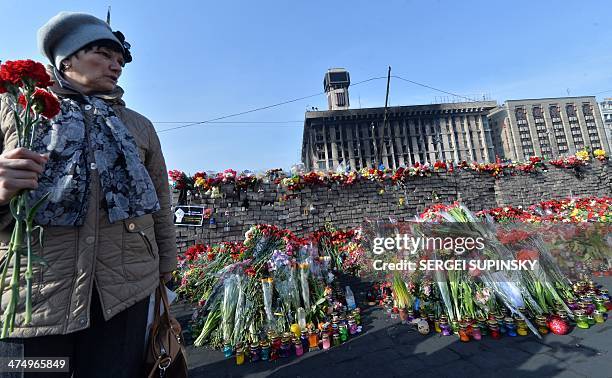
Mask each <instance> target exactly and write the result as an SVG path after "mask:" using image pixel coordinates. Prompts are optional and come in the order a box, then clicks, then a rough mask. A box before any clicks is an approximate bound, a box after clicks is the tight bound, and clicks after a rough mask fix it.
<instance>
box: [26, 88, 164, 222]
mask: <svg viewBox="0 0 612 378" xmlns="http://www.w3.org/2000/svg"><path fill="white" fill-rule="evenodd" d="M83 98H84V99H85V101H86V102H87V103H88V104H89V105H91V106H92V107H93V109H92V110H91V111H92V112H93V119H94V122H92V124H91V125H87V129H86V126H85V120H84V117H83V112H82V111H81V108H80V106H79V103H78V102H77V101H75V100H73V99H70V98H64V99H61V109H62V111H61V113H60V115H59V116H58V117H56V118H55V119H54V120H53V121H52V124H51V127H49V128H47V130H45V131H44V132H41V133H39V134H38V135H37V136H36V139H35V141H34V144H33V148H32V149H33V150H34V151H37V152H39V153H49V161H48V162H47V164H46V165H45V170H44V172H43V173H42V175H41V177H40V179H39V181H38V188H37V189H36V190H34V191H31V192H30V203H31V204H34V203H35V202H36V200H38V199H39V198H41V197H42V196H44V195H45V194H46V193H50V195H49V199H48V200H47V201H45V202H44V204H43V205H42V206H41V208H40V209H39V211H38V213H37V214H36V222H37V223H38V224H40V225H51V226H80V225H82V224H83V221H84V218H85V216H86V214H87V207H88V202H89V196H90V192H91V188H90V174H91V173H90V170H91V169H97V170H98V174H99V176H100V186H101V188H102V193H103V194H104V200H105V201H103V203H104V207H105V208H106V210H107V212H108V218H109V221H110V222H111V223H114V222H116V221H119V220H122V219H127V218H132V217H137V216H141V215H145V214H150V213H153V212H155V211H157V210H159V208H160V206H159V200H158V198H157V193H156V192H155V187H154V186H153V182H152V181H151V177H150V176H149V173H148V172H147V170H146V168H145V167H144V165H143V164H142V161H141V160H140V156H139V155H138V148H137V147H136V142H135V141H134V137H133V136H132V135H131V134H130V132H129V131H128V129H127V127H126V126H125V125H124V124H123V122H122V121H121V120H120V119H119V117H117V115H116V114H115V112H114V111H113V109H112V107H111V106H110V105H108V104H107V103H106V102H105V101H104V100H102V99H100V98H97V97H88V96H83ZM88 151H93V156H94V161H90V154H89V153H88ZM94 163H95V164H94Z"/></svg>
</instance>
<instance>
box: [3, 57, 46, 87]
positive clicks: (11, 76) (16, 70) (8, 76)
mask: <svg viewBox="0 0 612 378" xmlns="http://www.w3.org/2000/svg"><path fill="white" fill-rule="evenodd" d="M0 70H1V72H2V74H1V75H2V80H3V81H5V82H9V83H10V84H12V85H15V86H18V87H21V86H23V85H24V80H25V81H30V82H31V84H33V85H35V86H37V87H40V88H47V87H48V86H50V85H51V84H52V82H51V78H50V77H49V75H48V74H47V70H46V69H45V66H43V65H42V64H40V63H38V62H35V61H33V60H30V59H27V60H15V61H10V60H9V61H7V62H6V63H4V64H3V65H2V66H1V67H0Z"/></svg>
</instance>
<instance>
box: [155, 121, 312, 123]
mask: <svg viewBox="0 0 612 378" xmlns="http://www.w3.org/2000/svg"><path fill="white" fill-rule="evenodd" d="M198 122H199V121H159V122H152V123H155V124H162V123H166V124H167V123H178V124H183V123H198ZM207 123H223V124H231V123H304V121H211V122H207Z"/></svg>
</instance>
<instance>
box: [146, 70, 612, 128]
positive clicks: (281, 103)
mask: <svg viewBox="0 0 612 378" xmlns="http://www.w3.org/2000/svg"><path fill="white" fill-rule="evenodd" d="M391 77H393V78H396V79H399V80H403V81H406V82H408V83H412V84H415V85H418V86H421V87H424V88H428V89H432V90H434V91H438V92H441V93H445V94H448V95H451V96H455V97H460V98H464V99H466V100H468V101H470V102H473V101H474V99H471V98H469V97H466V96H462V95H459V94H456V93H453V92H449V91H445V90H443V89H439V88H435V87H432V86H430V85H427V84H423V83H419V82H417V81H414V80H410V79H405V78H403V77H401V76H398V75H391ZM386 78H387V77H386V76H379V77H372V78H369V79H366V80H362V81H359V82H357V83H353V84H351V86H356V85H359V84H363V83H367V82H370V81H373V80H380V79H386ZM606 92H608V91H606ZM600 93H605V92H600ZM323 94H325V92H319V93H315V94H312V95H309V96H304V97H300V98H295V99H292V100H287V101H283V102H279V103H276V104H272V105H268V106H262V107H259V108H255V109H250V110H246V111H243V112H238V113H232V114H228V115H225V116H221V117H217V118H212V119H208V120H205V121H195V122H178V121H167V122H161V121H160V122H153V123H155V124H177V123H186V124H185V125H180V126H174V127H170V128H167V129H163V130H159V131H157V133H158V134H159V133H163V132H166V131H172V130H178V129H183V128H186V127H191V126H197V125H202V124H214V123H218V124H220V123H226V124H238V123H251V124H256V123H268V124H270V123H302V121H271V122H265V121H256V122H249V121H237V122H218V121H220V120H222V119H227V118H231V117H237V116H240V115H244V114H249V113H254V112H258V111H260V110H266V109H271V108H275V107H278V106H282V105H287V104H290V103H293V102H297V101H301V100H305V99H308V98H312V97H316V96H320V95H323Z"/></svg>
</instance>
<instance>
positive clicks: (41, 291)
mask: <svg viewBox="0 0 612 378" xmlns="http://www.w3.org/2000/svg"><path fill="white" fill-rule="evenodd" d="M38 43H39V48H40V49H41V51H42V52H43V53H44V55H45V56H46V57H47V58H48V59H49V60H50V62H51V64H52V65H53V67H52V68H50V72H51V74H52V76H51V77H52V79H53V80H54V81H55V85H54V86H53V87H52V88H51V89H52V91H53V92H54V93H55V94H56V95H57V96H58V98H59V99H60V102H61V113H60V114H59V115H58V116H57V117H55V118H54V119H53V120H52V121H51V124H52V127H50V128H49V129H48V130H46V131H44V132H42V133H40V134H39V137H38V138H37V141H36V143H35V146H36V148H33V150H35V151H29V150H25V149H15V145H16V142H15V139H16V138H15V132H14V119H13V115H12V112H11V111H10V106H8V105H7V103H6V101H7V99H6V98H2V102H3V103H2V105H1V112H0V126H1V131H2V136H3V153H2V155H0V205H4V206H2V210H1V211H2V212H1V214H0V215H1V217H0V218H1V221H0V228H2V232H1V233H0V236H1V238H0V239H1V240H3V241H4V243H7V242H8V238H9V237H10V232H11V224H10V223H11V216H10V213H9V211H8V206H7V204H8V202H9V201H10V199H11V198H12V197H13V196H14V195H15V194H16V193H17V192H18V191H20V190H22V189H31V190H32V192H31V200H32V201H35V200H36V199H37V198H40V197H41V196H43V195H45V194H46V193H49V192H50V193H51V195H50V197H49V200H48V201H47V202H46V203H45V205H44V207H43V208H42V209H41V210H40V211H39V212H38V214H37V219H36V221H37V223H38V224H41V225H43V227H44V230H45V231H44V240H43V241H44V243H43V246H44V248H40V246H39V244H38V243H37V247H36V253H37V254H39V255H40V256H42V259H43V260H44V262H45V264H44V265H43V264H37V265H36V267H35V272H34V280H35V281H34V285H33V313H32V322H31V324H29V325H26V324H24V323H23V318H22V317H20V315H19V314H20V313H23V308H18V309H17V313H18V315H17V319H16V326H15V330H14V332H12V333H11V335H10V338H9V339H7V340H3V341H0V352H2V350H3V348H4V350H9V349H12V350H15V349H23V354H24V356H25V357H37V356H38V357H69V358H70V365H71V370H72V371H73V372H74V375H75V376H77V377H98V376H99V377H137V376H141V375H142V370H141V369H142V362H143V352H144V343H145V340H144V337H145V336H144V335H145V327H146V320H147V311H148V298H149V295H150V294H151V293H152V292H154V290H155V288H156V287H157V286H158V285H159V279H160V277H161V278H162V279H165V280H168V279H169V278H170V277H171V272H172V271H173V270H174V269H175V267H176V242H175V240H176V239H175V231H174V226H173V224H172V216H171V213H170V198H169V187H168V181H167V173H166V164H165V162H164V157H163V155H162V152H161V147H160V143H159V139H158V138H157V135H156V133H155V130H154V128H153V125H152V124H151V122H150V121H149V120H147V119H146V118H145V117H143V116H142V115H140V114H138V113H136V112H134V111H132V110H130V109H128V108H126V107H125V103H124V102H123V101H122V100H121V96H122V94H123V90H122V89H121V88H120V87H118V86H117V80H118V79H119V77H120V76H121V72H122V70H123V66H124V65H125V64H126V63H128V62H130V61H131V55H130V53H129V44H128V43H126V42H125V40H124V38H123V35H122V34H121V33H120V32H113V31H112V29H111V28H110V27H109V25H107V24H106V23H105V22H103V21H102V20H99V19H98V18H96V17H94V16H91V15H88V14H83V13H68V12H62V13H60V14H58V15H57V16H55V17H53V18H52V19H50V20H49V21H48V22H47V23H46V24H45V25H44V26H43V27H42V28H41V29H40V30H39V33H38ZM4 249H6V247H4ZM1 256H2V251H1V250H0V258H1ZM21 287H24V286H23V285H22V286H21ZM7 302H8V290H5V292H4V293H2V304H5V303H7ZM0 354H2V353H0ZM67 376H69V375H67Z"/></svg>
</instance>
